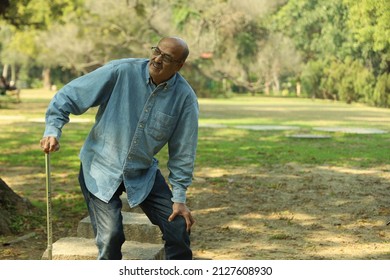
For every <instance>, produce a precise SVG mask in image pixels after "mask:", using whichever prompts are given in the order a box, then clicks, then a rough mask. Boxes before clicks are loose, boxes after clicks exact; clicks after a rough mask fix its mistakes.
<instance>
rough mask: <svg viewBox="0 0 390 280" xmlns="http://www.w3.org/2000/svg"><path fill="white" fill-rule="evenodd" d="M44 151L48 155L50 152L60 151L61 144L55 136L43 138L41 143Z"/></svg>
mask: <svg viewBox="0 0 390 280" xmlns="http://www.w3.org/2000/svg"><path fill="white" fill-rule="evenodd" d="M40 144H41V148H42V150H43V151H44V152H45V153H46V154H48V153H50V152H56V151H58V150H59V149H60V143H59V142H58V141H57V138H55V137H53V136H49V137H43V138H42V139H41V141H40Z"/></svg>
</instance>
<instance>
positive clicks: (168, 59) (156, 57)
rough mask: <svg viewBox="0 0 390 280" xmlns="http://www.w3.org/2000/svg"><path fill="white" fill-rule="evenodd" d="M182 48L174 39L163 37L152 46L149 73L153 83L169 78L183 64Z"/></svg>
mask: <svg viewBox="0 0 390 280" xmlns="http://www.w3.org/2000/svg"><path fill="white" fill-rule="evenodd" d="M182 54H183V48H182V46H180V45H179V44H177V42H176V41H175V40H172V39H163V40H161V41H160V42H159V44H158V45H157V47H155V48H153V51H152V57H151V59H150V62H149V73H150V76H151V78H152V80H153V82H154V83H155V84H157V85H158V84H160V83H162V82H165V81H167V80H169V79H170V78H171V77H172V76H173V75H174V74H175V73H176V72H178V71H179V70H180V69H181V67H182V66H183V63H184V62H183V61H181V58H182Z"/></svg>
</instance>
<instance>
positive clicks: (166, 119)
mask: <svg viewBox="0 0 390 280" xmlns="http://www.w3.org/2000/svg"><path fill="white" fill-rule="evenodd" d="M176 120H177V117H175V116H170V115H167V114H164V113H162V112H159V111H157V113H156V114H154V115H153V117H152V119H151V122H150V123H149V126H148V127H147V128H146V131H147V133H148V134H149V135H150V136H152V137H153V138H154V139H156V140H157V141H163V140H168V138H169V136H170V135H171V133H172V131H173V129H174V128H175V125H176Z"/></svg>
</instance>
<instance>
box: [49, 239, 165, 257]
mask: <svg viewBox="0 0 390 280" xmlns="http://www.w3.org/2000/svg"><path fill="white" fill-rule="evenodd" d="M97 254H98V250H97V247H96V245H95V240H94V239H88V238H81V237H65V238H61V239H59V240H58V241H56V242H54V243H53V251H52V259H53V260H96V259H97ZM122 255H123V260H163V259H164V246H163V245H161V244H150V243H140V242H135V241H126V242H125V243H124V244H123V246H122ZM47 258H48V252H47V250H46V251H45V252H44V254H43V256H42V259H43V260H47Z"/></svg>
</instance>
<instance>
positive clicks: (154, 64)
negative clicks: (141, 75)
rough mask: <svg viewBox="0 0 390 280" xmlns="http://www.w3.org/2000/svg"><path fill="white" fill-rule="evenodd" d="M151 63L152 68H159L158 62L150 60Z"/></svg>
mask: <svg viewBox="0 0 390 280" xmlns="http://www.w3.org/2000/svg"><path fill="white" fill-rule="evenodd" d="M151 64H152V66H153V67H154V68H156V69H158V70H161V68H162V67H161V64H158V63H155V62H153V61H152V62H151Z"/></svg>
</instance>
